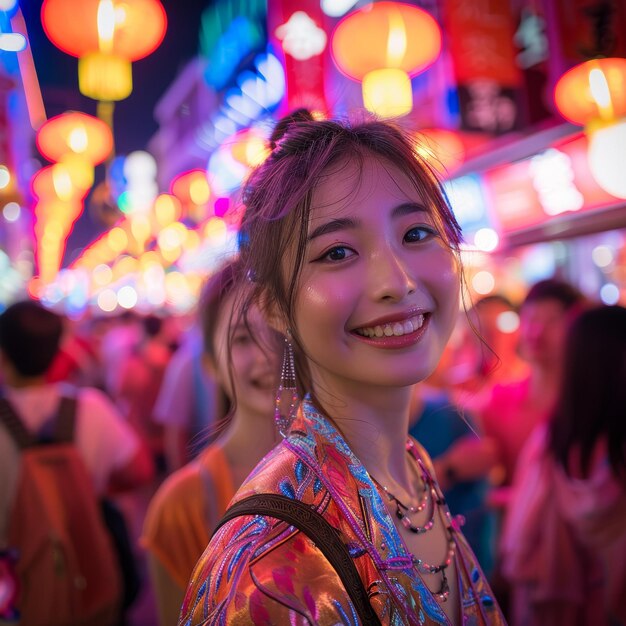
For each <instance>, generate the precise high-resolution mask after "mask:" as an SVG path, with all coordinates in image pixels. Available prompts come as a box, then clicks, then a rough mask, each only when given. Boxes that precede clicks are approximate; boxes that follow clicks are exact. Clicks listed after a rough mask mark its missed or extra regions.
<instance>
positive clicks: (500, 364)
mask: <svg viewBox="0 0 626 626" xmlns="http://www.w3.org/2000/svg"><path fill="white" fill-rule="evenodd" d="M218 278H219V280H218ZM230 287H231V286H230V284H229V281H228V276H227V272H224V271H222V272H221V273H218V277H217V278H215V277H214V278H213V279H212V281H210V282H209V284H208V285H207V288H206V289H205V293H204V297H203V298H202V300H201V301H200V304H199V311H198V315H197V316H194V317H189V318H184V319H183V318H167V317H161V316H156V315H145V316H144V315H138V314H135V313H133V312H125V313H124V314H123V315H120V316H118V317H106V318H92V319H86V320H81V321H80V322H72V321H70V320H67V319H62V318H61V317H59V316H58V315H56V314H54V313H52V312H50V311H47V310H45V309H43V308H41V307H39V305H37V304H35V303H32V302H23V303H18V304H16V305H13V306H12V307H10V308H9V309H8V310H7V311H6V312H5V313H3V314H2V315H1V316H0V381H1V384H2V395H3V396H4V397H5V398H6V399H7V400H8V401H9V402H10V403H11V405H12V406H13V407H14V408H15V410H16V412H17V413H18V414H19V415H20V417H21V418H22V420H23V421H24V422H25V423H26V425H27V426H28V428H30V429H32V430H33V431H39V430H40V429H41V428H42V427H43V426H44V425H45V423H46V421H47V420H48V419H49V418H50V417H51V416H52V415H54V414H55V411H56V407H57V405H58V403H59V399H60V398H62V397H66V396H67V395H68V394H69V395H72V394H73V395H74V396H75V397H76V398H77V405H78V408H77V414H76V431H75V433H76V434H75V444H76V446H77V448H78V450H79V452H80V453H81V454H82V455H83V457H84V462H85V464H86V466H87V469H88V471H89V473H90V475H91V477H92V479H93V481H94V485H95V490H96V492H97V494H98V495H99V496H102V497H106V499H107V500H108V501H109V502H110V503H112V504H113V505H114V506H115V507H116V508H117V509H118V511H119V512H120V514H121V516H122V521H123V522H124V524H125V526H126V529H125V533H126V535H127V537H128V540H129V543H130V552H129V554H127V555H126V559H128V558H130V559H131V563H128V562H127V563H126V565H125V566H124V567H125V568H126V570H127V571H126V572H125V573H124V585H125V586H126V589H125V592H126V597H125V601H124V610H123V612H122V614H120V618H119V623H120V624H135V625H140V624H154V623H157V621H160V623H161V624H163V625H171V624H174V623H175V621H176V615H177V611H178V607H179V606H180V601H181V599H182V594H183V592H184V589H185V587H186V583H187V578H188V576H189V574H190V573H191V568H192V567H193V564H194V563H195V561H196V560H197V558H198V557H199V556H200V553H201V551H202V549H203V547H204V545H205V544H206V542H207V541H208V538H209V537H210V530H211V529H210V527H211V525H212V524H214V523H215V522H216V521H217V520H218V519H219V517H220V515H221V513H222V512H223V510H224V509H225V508H226V506H227V503H228V501H229V499H230V497H232V495H233V493H234V491H235V489H236V487H237V485H238V484H239V483H241V482H242V480H243V479H244V478H245V476H246V474H247V473H248V472H249V471H251V470H252V468H253V467H254V465H255V464H256V462H258V461H259V460H260V458H261V457H262V456H263V455H264V454H265V453H266V452H267V451H268V450H269V449H270V448H271V447H272V446H273V445H274V444H275V443H276V442H277V441H278V437H277V435H276V434H275V433H274V431H273V428H274V424H273V402H274V394H275V388H276V385H277V381H278V374H279V372H278V369H279V366H278V363H279V362H280V356H281V355H280V350H281V349H282V348H281V347H280V344H279V343H277V342H276V338H275V337H273V336H272V333H271V331H270V330H269V329H268V328H267V327H265V326H264V324H263V323H262V322H261V321H260V316H259V320H257V326H256V327H254V328H250V327H249V326H248V325H246V326H245V327H242V328H240V329H237V330H236V332H235V334H234V338H233V341H232V342H231V343H229V344H228V345H226V343H225V342H226V339H225V338H226V337H227V335H228V326H229V324H230V323H231V321H232V320H233V319H235V317H236V316H234V315H233V311H236V307H237V304H236V294H233V293H231V291H230ZM249 319H250V318H249ZM253 319H254V318H253ZM259 338H261V339H259ZM260 344H263V346H265V347H266V348H267V346H270V352H273V353H274V354H275V358H274V359H272V358H270V359H268V358H267V350H261V348H262V346H261V345H260ZM225 351H230V353H231V358H232V364H231V367H230V368H229V367H228V365H227V364H226V363H225V359H224V353H225ZM235 387H236V388H237V391H239V393H235V390H234V388H235ZM625 390H626V310H625V309H623V308H622V307H619V306H611V307H609V306H603V305H599V304H598V303H594V302H589V301H588V300H586V299H585V298H583V296H582V295H581V294H580V293H579V292H578V290H577V289H576V288H575V287H573V286H572V285H570V284H568V283H566V282H564V281H562V280H559V279H556V278H554V279H549V280H544V281H541V282H539V283H537V284H535V285H533V286H531V287H530V288H529V290H528V292H527V294H526V296H525V298H524V300H523V301H522V302H517V303H512V302H510V301H509V300H508V299H507V298H506V297H504V296H502V295H490V296H487V297H485V298H483V299H481V300H479V301H477V302H475V303H474V304H473V306H472V307H471V309H470V310H469V311H466V312H465V311H462V312H461V314H460V315H459V319H458V324H457V327H456V329H455V331H454V333H453V336H452V339H451V341H450V342H449V344H448V347H447V348H446V352H445V354H444V358H443V359H442V360H441V363H440V365H439V366H438V368H437V370H436V371H435V372H434V373H433V375H432V376H431V377H430V378H429V379H427V380H426V381H425V382H424V383H421V384H419V385H417V386H416V387H415V389H414V395H413V404H412V409H411V410H412V426H411V435H412V436H414V437H415V438H416V439H417V440H418V441H420V442H421V443H422V445H424V446H425V448H426V449H427V450H428V451H429V453H430V454H431V456H432V457H433V459H434V464H435V469H436V472H437V476H438V479H439V482H440V484H441V487H442V489H443V491H444V493H445V496H446V500H447V502H448V505H449V507H450V510H451V512H452V513H453V514H454V515H457V516H459V520H460V523H462V524H463V532H464V534H465V536H466V537H467V539H468V541H469V543H470V544H471V546H472V547H473V549H474V551H475V553H476V555H477V557H478V559H479V561H480V563H481V565H482V567H483V570H484V572H485V574H486V575H487V577H488V578H489V580H490V581H491V583H492V587H493V589H494V593H495V594H496V596H497V597H498V601H499V602H500V604H501V606H502V608H503V610H504V611H505V613H506V614H507V617H508V620H509V621H510V623H511V624H514V625H520V626H521V625H527V624H528V625H531V624H532V625H535V624H546V625H548V624H574V625H575V624H626V603H625V602H624V597H626V596H625V595H624V594H625V592H626V524H625V523H624V520H626V425H625V424H626V420H624V417H625V415H626V413H625V411H626V409H625V408H624V407H626V395H625V394H626V391H625ZM235 396H236V397H237V403H236V404H234V403H233V398H234V397H235ZM17 454H18V451H17V450H16V448H15V447H14V446H13V445H12V442H11V441H10V437H9V436H8V434H7V433H6V432H5V431H4V429H3V426H2V425H1V424H0V485H1V486H0V541H1V542H2V543H0V548H2V547H3V544H5V543H6V542H7V533H8V532H9V518H10V510H11V506H12V501H13V500H12V499H13V498H14V495H15V490H16V486H15V485H16V483H17V472H18V468H19V459H18V457H17ZM68 488H71V487H69V486H68ZM608 615H610V616H611V618H610V619H611V620H612V621H608V620H607V619H605V616H608ZM0 621H1V620H0Z"/></svg>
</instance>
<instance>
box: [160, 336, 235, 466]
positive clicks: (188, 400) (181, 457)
mask: <svg viewBox="0 0 626 626" xmlns="http://www.w3.org/2000/svg"><path fill="white" fill-rule="evenodd" d="M203 352H204V349H203V340H202V332H201V330H200V329H199V328H198V327H197V326H195V325H194V326H193V327H192V328H191V329H190V330H189V331H187V333H186V334H185V336H184V338H183V341H182V343H181V345H180V347H179V348H178V350H176V352H175V353H174V355H173V356H172V358H171V360H170V361H169V363H168V365H167V368H166V369H165V374H164V376H163V384H162V385H161V389H160V390H159V395H158V397H157V400H156V403H155V405H154V410H153V416H154V420H155V422H157V423H158V424H161V425H162V427H163V440H164V446H165V460H166V465H167V469H168V471H169V472H172V471H174V470H177V469H180V468H181V467H182V466H183V465H185V464H186V463H187V462H188V461H190V460H191V459H192V458H194V457H195V456H196V455H197V454H198V452H199V451H200V450H201V449H202V448H203V447H204V441H203V438H204V437H205V436H206V433H207V432H211V431H213V430H214V429H215V427H216V426H217V424H218V422H219V420H220V419H221V418H222V417H224V416H225V414H226V412H227V403H226V402H225V400H224V394H223V393H222V391H221V389H220V388H219V386H218V385H217V383H216V382H215V380H214V379H213V378H212V376H211V375H210V374H209V372H208V370H207V368H206V367H204V365H203V360H204V359H203Z"/></svg>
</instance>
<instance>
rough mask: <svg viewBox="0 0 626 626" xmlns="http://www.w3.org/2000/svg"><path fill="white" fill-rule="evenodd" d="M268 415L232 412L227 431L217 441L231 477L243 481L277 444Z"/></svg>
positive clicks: (272, 423)
mask: <svg viewBox="0 0 626 626" xmlns="http://www.w3.org/2000/svg"><path fill="white" fill-rule="evenodd" d="M279 440H280V437H279V435H278V433H277V432H276V428H275V426H274V422H273V420H272V417H271V415H269V414H267V415H254V414H252V413H249V412H247V411H245V410H243V409H241V408H239V409H237V410H235V413H234V414H233V416H232V418H231V422H230V425H229V427H228V430H227V431H226V432H225V433H224V434H223V435H222V436H221V437H219V439H218V440H217V442H216V444H217V445H219V446H220V447H221V448H222V450H223V452H224V454H225V455H226V458H227V459H228V461H229V464H230V466H231V468H232V469H233V472H234V473H235V474H241V475H243V477H244V478H245V476H247V475H248V474H249V473H250V472H251V471H252V470H253V469H254V467H255V466H256V464H257V463H258V462H259V461H260V460H261V459H262V458H263V457H264V456H265V455H266V454H267V453H268V452H269V451H270V450H271V449H272V448H273V447H274V446H275V445H276V444H277V443H278V442H279Z"/></svg>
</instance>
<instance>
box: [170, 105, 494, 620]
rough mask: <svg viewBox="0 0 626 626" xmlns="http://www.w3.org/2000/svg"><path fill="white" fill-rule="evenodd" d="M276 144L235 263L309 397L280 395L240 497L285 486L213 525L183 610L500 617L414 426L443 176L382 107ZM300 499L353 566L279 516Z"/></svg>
mask: <svg viewBox="0 0 626 626" xmlns="http://www.w3.org/2000/svg"><path fill="white" fill-rule="evenodd" d="M272 148H273V151H272V153H271V155H270V156H269V158H268V159H267V160H266V161H265V163H264V164H263V165H262V166H261V167H260V168H259V169H258V170H256V171H255V172H254V173H253V175H252V176H251V178H250V180H249V182H248V185H247V189H246V193H245V203H246V212H245V215H244V219H243V223H242V239H241V240H242V248H241V262H242V263H243V265H244V267H245V270H246V271H245V275H246V276H247V277H248V279H249V280H250V279H251V289H249V291H248V292H247V293H248V294H249V299H250V302H254V303H256V304H257V305H258V306H259V307H260V308H261V311H262V312H263V314H264V316H265V317H266V319H267V321H268V323H269V324H270V325H271V326H272V327H274V328H275V329H276V330H278V331H279V332H281V333H282V334H283V335H284V336H285V337H286V338H287V340H288V341H289V345H291V344H293V354H295V370H296V378H297V386H298V391H299V393H300V397H302V398H303V400H302V402H301V404H300V407H299V410H298V411H297V413H295V414H290V415H285V411H283V408H282V407H281V406H277V415H278V417H279V418H280V420H281V425H284V423H285V421H286V418H290V419H292V420H293V421H292V424H291V428H290V429H289V432H287V434H286V437H285V439H284V440H283V441H282V443H281V444H279V445H278V446H277V447H276V448H275V449H274V450H273V451H272V452H271V453H270V454H269V455H267V456H266V457H265V458H264V459H263V461H261V463H260V464H259V465H258V466H257V467H256V468H255V470H254V471H253V472H252V474H251V475H250V476H249V477H248V479H247V480H246V481H245V482H244V484H243V485H242V487H241V488H240V490H239V491H238V492H237V494H236V496H235V498H234V500H233V502H235V503H244V502H246V501H247V498H248V497H249V496H254V495H255V494H256V495H258V494H264V495H265V496H267V497H268V498H270V497H272V498H273V497H274V495H273V494H279V495H282V496H284V497H287V498H288V500H287V501H286V503H285V501H284V500H283V505H282V510H280V511H279V510H278V509H276V510H274V511H272V510H268V509H267V508H264V509H263V511H261V510H260V509H259V510H256V511H255V510H254V509H251V510H247V512H246V514H243V515H242V516H240V517H235V518H233V519H230V520H229V521H226V522H225V523H224V524H223V525H222V526H221V527H220V528H219V530H218V531H217V532H216V534H215V536H214V537H213V539H212V540H211V542H210V544H209V546H208V548H207V550H206V552H205V554H204V556H203V557H202V559H201V560H200V562H199V563H198V565H197V566H196V570H195V572H194V574H193V576H192V582H191V584H190V587H189V589H188V591H187V596H186V599H185V602H184V604H183V609H182V614H181V622H180V623H181V624H200V623H203V624H221V623H229V624H232V623H237V624H269V623H273V624H290V623H298V624H311V625H312V624H321V625H322V626H324V625H327V624H328V625H330V624H356V623H362V624H374V623H381V624H393V625H400V624H418V623H420V624H442V623H443V624H445V623H452V624H462V623H466V622H467V621H471V622H472V623H475V624H502V623H504V620H503V617H502V614H501V612H500V610H499V608H498V606H497V604H496V603H495V601H494V599H493V595H492V593H491V591H490V589H489V586H488V584H487V581H486V580H485V578H484V575H483V574H482V572H481V570H480V568H479V566H478V564H477V562H476V558H475V557H474V555H473V554H472V552H471V550H470V548H469V546H468V545H467V543H466V541H465V539H464V538H463V535H462V533H461V531H460V528H459V524H458V523H457V521H456V520H454V519H453V518H452V517H451V515H450V513H449V511H448V509H447V506H446V504H445V500H444V498H443V496H442V494H441V490H440V489H439V486H438V484H437V482H436V478H435V476H434V472H433V469H432V464H431V462H430V459H429V458H428V456H427V454H426V453H425V451H424V449H423V448H422V447H421V446H420V445H419V443H417V442H416V441H414V440H412V439H410V438H409V437H408V435H407V432H408V419H409V402H410V396H411V387H412V385H414V384H415V383H418V382H419V381H421V380H423V379H424V378H425V377H426V376H428V375H429V374H430V373H431V372H432V371H433V369H434V368H435V366H436V365H437V362H438V360H439V358H440V357H441V354H442V351H443V349H444V346H445V344H446V342H447V340H448V338H449V336H450V333H451V331H452V328H453V325H454V323H455V320H456V317H457V315H458V310H459V282H460V274H461V268H460V261H459V255H458V250H459V243H460V239H461V236H460V230H459V227H458V224H457V223H456V221H455V219H454V216H453V215H452V213H451V211H450V209H449V207H448V205H447V204H446V201H445V199H444V196H443V194H442V192H441V188H440V186H439V183H438V182H437V180H436V178H435V176H434V174H433V173H432V172H431V170H430V169H428V167H427V166H426V165H425V164H424V163H422V162H421V161H419V160H418V158H417V157H416V156H415V151H414V147H413V146H412V145H411V143H410V141H409V140H408V139H407V138H406V137H405V136H404V135H403V133H402V132H401V131H400V130H398V129H397V128H396V127H395V126H393V125H391V124H389V123H385V122H380V121H376V120H369V119H368V120H365V121H361V122H357V123H354V124H347V123H339V122H334V121H313V119H312V118H311V117H310V116H308V115H307V114H306V113H305V112H297V113H296V114H294V115H293V116H292V119H291V122H289V121H285V122H282V123H279V125H278V127H277V131H276V132H275V137H274V138H273V144H272ZM285 354H286V363H285V364H284V366H283V372H284V373H285V372H287V373H288V372H290V371H291V368H292V367H294V364H293V362H292V361H291V359H290V354H291V350H290V349H288V350H286V352H285ZM281 388H282V389H289V385H288V384H287V383H285V384H283V385H282V387H281ZM279 398H280V396H279ZM281 403H282V400H281ZM300 503H304V504H305V505H306V506H307V510H308V511H309V517H312V516H313V515H312V513H310V512H311V510H313V511H315V512H316V513H318V514H320V515H321V516H322V517H323V518H324V520H325V521H326V522H327V523H329V524H330V525H331V526H332V527H333V529H334V530H333V532H332V533H331V534H332V535H333V536H335V535H337V536H338V537H339V538H340V541H341V543H342V544H344V546H345V547H346V548H347V550H348V554H349V558H348V560H349V561H350V562H351V564H352V566H353V567H354V568H356V571H357V574H358V575H357V580H356V582H355V581H354V580H352V582H347V580H348V579H347V578H346V576H345V568H343V567H337V566H336V560H334V558H333V554H334V555H335V556H336V550H334V549H332V548H331V545H330V542H328V545H327V542H326V541H324V540H321V541H320V539H319V538H316V540H315V542H313V541H312V540H311V536H310V534H308V533H307V532H306V530H299V528H300V527H299V526H298V525H297V524H294V522H293V521H280V520H284V519H289V520H293V516H291V514H292V513H293V512H294V511H296V510H297V509H298V508H299V507H298V505H299V504H300ZM237 506H238V507H239V506H242V504H238V505H237ZM313 517H314V516H313ZM291 524H294V525H291ZM331 563H333V564H335V566H333V565H331ZM222 572H228V575H222V574H221V573H222ZM359 592H360V593H361V596H364V597H365V598H366V603H367V607H366V608H367V609H368V611H370V613H368V612H367V611H366V612H365V613H364V612H363V607H362V606H361V604H360V603H359V602H358V601H357V600H355V596H356V595H359ZM372 612H373V613H372ZM364 615H369V616H368V617H363V616H364Z"/></svg>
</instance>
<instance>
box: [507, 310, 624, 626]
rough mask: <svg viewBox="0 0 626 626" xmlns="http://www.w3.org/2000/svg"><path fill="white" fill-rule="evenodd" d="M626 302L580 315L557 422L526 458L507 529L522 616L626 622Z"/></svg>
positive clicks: (554, 623) (552, 622)
mask: <svg viewBox="0 0 626 626" xmlns="http://www.w3.org/2000/svg"><path fill="white" fill-rule="evenodd" d="M625 383H626V309H625V308H623V307H620V306H611V307H608V306H601V307H597V308H593V309H590V310H588V311H585V312H584V313H582V314H580V315H579V316H578V317H577V318H576V319H575V320H574V321H573V323H572V325H571V327H570V329H569V333H568V335H567V337H566V342H565V358H564V363H563V380H562V383H561V388H560V393H559V396H558V400H557V404H556V408H555V410H554V412H553V413H552V416H551V419H550V421H549V422H548V423H547V424H546V425H542V426H540V427H538V429H537V430H535V431H534V433H533V434H532V435H531V437H530V439H529V440H528V442H527V444H526V446H525V447H524V449H523V451H522V453H521V455H520V459H519V462H518V469H517V472H516V476H515V481H514V485H513V499H512V501H511V504H510V509H509V513H508V518H507V523H506V526H505V530H504V535H503V542H502V547H503V554H504V557H503V558H504V571H505V574H506V575H507V577H508V578H509V580H510V581H511V584H512V586H513V591H514V594H513V600H514V606H513V623H514V624H515V625H522V624H523V625H525V626H544V625H545V626H548V625H549V626H561V625H562V626H566V625H567V626H605V625H606V626H609V625H618V624H626V603H625V602H624V598H625V597H626V524H625V520H626V421H625V420H624V415H625V413H624V410H625V407H626V384H625Z"/></svg>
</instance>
